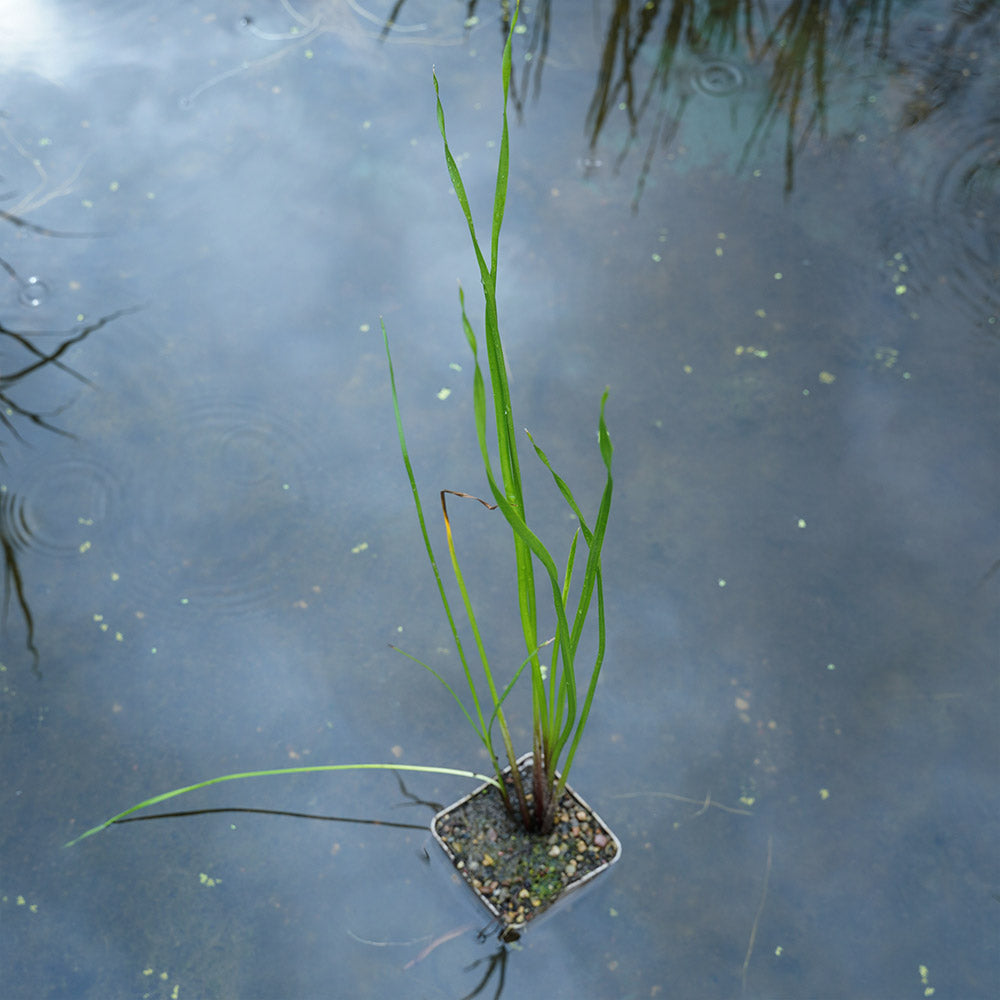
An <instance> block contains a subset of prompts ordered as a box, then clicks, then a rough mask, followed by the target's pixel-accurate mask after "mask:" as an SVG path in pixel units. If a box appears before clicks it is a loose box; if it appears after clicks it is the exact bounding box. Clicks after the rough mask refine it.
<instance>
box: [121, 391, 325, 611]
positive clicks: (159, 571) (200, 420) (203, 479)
mask: <svg viewBox="0 0 1000 1000" xmlns="http://www.w3.org/2000/svg"><path fill="white" fill-rule="evenodd" d="M142 431H143V429H142V428H136V432H137V436H136V441H135V445H136V446H137V447H138V448H139V449H141V451H140V452H139V453H136V454H135V455H133V456H132V460H133V462H134V465H135V470H134V473H133V475H132V477H131V482H130V484H129V503H130V507H131V508H132V509H133V510H134V511H135V514H136V517H135V520H134V521H133V523H132V524H131V526H130V529H129V530H128V531H125V532H119V533H117V534H116V535H115V537H114V538H113V540H112V544H113V547H114V550H115V555H116V559H117V560H118V564H119V565H120V566H121V570H120V572H121V580H122V587H123V589H124V590H125V591H127V592H128V593H129V594H130V595H131V596H132V597H133V599H135V600H136V601H137V602H138V603H139V604H140V605H141V606H142V607H144V608H146V609H148V608H149V607H150V606H151V605H152V606H153V607H155V608H157V609H158V610H160V611H167V612H168V613H169V612H170V610H171V609H172V610H173V613H174V614H175V615H176V614H178V613H180V612H181V611H182V609H183V610H186V609H190V610H197V609H200V610H201V611H203V612H206V613H209V614H211V613H219V612H229V613H239V614H246V613H248V612H249V611H252V610H253V609H254V608H260V607H262V606H265V605H269V604H270V605H274V604H275V603H276V602H279V601H280V602H283V604H282V606H284V607H289V606H291V604H292V602H293V601H294V600H295V599H296V598H300V597H302V596H303V595H302V594H301V593H299V592H298V591H296V590H295V589H294V587H295V585H294V584H292V589H291V590H290V589H289V586H290V584H291V581H292V580H293V579H294V577H290V576H289V574H288V573H287V571H283V565H284V563H285V562H286V560H287V559H288V558H289V556H290V555H291V554H293V553H296V552H300V551H302V545H303V544H305V542H304V540H303V539H298V541H297V540H296V539H297V538H298V530H297V525H299V524H300V523H303V522H304V521H305V520H306V519H307V517H308V516H309V515H310V513H311V510H312V507H311V501H310V498H309V484H310V483H311V482H312V481H314V480H315V479H316V475H317V472H318V471H319V470H320V469H321V468H322V466H323V462H322V457H321V454H320V453H319V452H318V449H316V448H315V446H314V444H313V443H312V442H311V439H310V430H309V428H308V427H302V426H297V425H296V424H295V423H294V422H292V421H290V420H288V419H285V418H282V417H281V416H279V415H278V414H275V413H272V412H267V411H265V410H263V409H261V408H260V407H259V406H256V405H254V404H253V403H249V402H242V401H233V402H227V401H226V400H224V399H220V398H214V399H209V400H204V399H201V400H195V401H192V402H190V403H185V404H183V405H181V406H180V408H179V412H178V413H177V415H176V417H175V418H173V419H172V432H171V435H170V437H169V439H166V440H164V439H163V438H160V437H159V436H157V435H156V434H155V430H154V429H153V428H152V427H150V428H147V429H146V433H148V434H150V435H153V436H151V437H148V438H147V437H144V436H140V435H142Z"/></svg>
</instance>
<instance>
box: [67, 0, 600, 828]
mask: <svg viewBox="0 0 1000 1000" xmlns="http://www.w3.org/2000/svg"><path fill="white" fill-rule="evenodd" d="M517 13H518V12H517V9H516V8H515V12H514V16H513V18H512V20H511V25H510V30H509V33H508V36H507V41H506V44H505V46H504V50H503V59H502V81H503V113H502V131H501V138H500V148H499V160H498V165H497V177H496V189H495V194H494V200H493V217H492V225H491V232H490V243H489V261H488V262H487V259H486V256H485V254H484V253H483V248H482V245H481V243H480V241H479V238H478V236H477V233H476V227H475V223H474V221H473V218H472V211H471V208H470V206H469V200H468V196H467V194H466V191H465V186H464V184H463V182H462V177H461V174H460V172H459V169H458V165H457V163H456V162H455V158H454V156H453V155H452V152H451V148H450V146H449V144H448V137H447V134H446V130H445V118H444V109H443V106H442V104H441V96H440V89H439V85H438V80H437V76H436V74H435V75H434V77H433V80H434V91H435V95H436V99H437V119H438V126H439V128H440V131H441V138H442V141H443V143H444V153H445V160H446V163H447V167H448V173H449V176H450V178H451V181H452V185H453V187H454V190H455V194H456V196H457V198H458V201H459V204H460V206H461V209H462V212H463V214H464V216H465V220H466V222H467V224H468V228H469V234H470V236H471V238H472V246H473V250H474V252H475V256H476V261H477V264H478V266H479V272H480V278H481V282H482V289H483V300H484V337H483V339H484V342H485V352H486V358H487V364H486V372H487V374H488V376H489V391H487V387H486V380H485V378H484V374H483V368H482V367H481V365H480V362H479V344H478V340H477V338H476V335H475V332H474V330H473V327H472V323H471V321H470V320H469V316H468V312H467V310H466V306H465V295H464V292H463V291H462V290H461V289H460V290H459V307H460V312H461V321H462V328H463V330H464V333H465V337H466V340H467V342H468V345H469V349H470V351H471V353H472V358H473V362H474V365H473V380H472V388H473V412H474V419H475V428H476V435H477V439H478V442H479V449H480V454H481V457H482V463H483V471H484V472H485V475H486V480H487V483H488V485H489V489H490V494H491V496H492V499H493V503H490V502H488V501H486V500H483V499H482V498H480V497H472V496H471V495H470V494H467V493H462V492H459V491H457V490H449V489H445V490H441V491H440V500H441V509H442V514H443V517H444V525H445V536H446V540H447V546H448V555H449V557H450V562H451V568H452V571H453V574H454V578H455V582H456V585H457V587H458V590H459V593H460V595H461V599H462V606H463V610H464V612H465V616H466V619H467V621H468V625H469V628H470V630H471V632H472V636H473V640H474V643H475V647H476V652H477V655H478V658H479V661H480V668H481V672H482V680H481V681H479V682H477V680H476V676H475V674H474V671H473V667H472V664H471V662H470V658H469V656H468V655H467V653H466V651H465V648H464V646H463V644H462V639H461V635H460V632H459V627H458V623H457V620H456V616H455V614H454V612H453V610H452V607H451V603H450V601H449V599H448V595H447V591H446V589H445V586H444V581H443V580H442V577H441V573H440V570H439V569H438V562H437V558H436V556H435V553H434V548H433V545H432V543H431V539H430V533H429V531H428V527H427V519H426V516H425V514H424V505H423V501H422V499H421V496H420V491H419V489H418V487H417V483H416V478H415V475H414V472H413V465H412V463H411V461H410V455H409V451H408V448H407V444H406V437H405V434H404V431H403V421H402V416H401V413H400V407H399V397H398V393H397V388H396V375H395V370H394V368H393V363H392V356H391V353H390V350H389V340H388V334H387V333H386V330H385V324H384V323H383V324H382V335H383V341H384V345H385V350H386V358H387V361H388V368H389V381H390V388H391V394H392V402H393V409H394V412H395V417H396V427H397V431H398V435H399V445H400V451H401V453H402V457H403V463H404V465H405V468H406V474H407V477H408V479H409V483H410V488H411V491H412V495H413V501H414V504H415V506H416V512H417V518H418V521H419V524H420V530H421V534H422V536H423V541H424V545H425V548H426V552H427V557H428V560H429V561H430V565H431V568H432V570H433V573H434V578H435V581H436V583H437V588H438V593H439V595H440V598H441V602H442V605H443V607H444V611H445V615H446V616H447V619H448V623H449V626H450V629H451V634H452V639H453V641H454V644H455V648H456V650H457V652H458V656H459V659H460V661H461V664H462V669H463V674H464V680H465V684H466V687H467V689H468V694H469V698H470V699H471V708H470V707H469V706H467V705H466V704H465V702H463V700H462V698H461V697H460V696H459V694H458V693H457V691H456V689H455V686H454V685H452V684H451V683H450V682H449V681H448V680H447V679H446V678H445V677H443V676H442V675H441V674H440V673H439V672H438V671H437V670H435V669H434V668H433V667H431V666H429V665H428V664H426V663H424V662H423V661H421V660H419V659H417V658H416V657H414V656H412V655H411V654H409V653H405V652H404V651H402V650H400V652H404V655H406V656H408V657H409V658H410V659H412V660H414V661H415V662H417V663H420V665H421V666H423V667H424V668H425V669H426V670H428V671H429V672H430V673H431V674H433V675H434V676H435V677H436V678H437V679H438V680H439V681H440V682H441V684H442V685H444V687H445V688H446V689H447V690H448V691H449V692H450V694H451V695H452V697H453V698H454V699H455V701H456V702H457V703H458V705H459V707H460V708H461V710H462V712H463V713H464V715H465V718H466V719H467V721H468V722H469V724H470V725H471V726H472V728H473V729H474V730H475V732H476V735H477V736H478V738H479V740H480V742H481V743H482V744H483V746H484V747H485V749H486V751H487V753H488V755H489V758H490V761H491V764H492V768H493V775H492V776H490V775H486V774H478V773H476V772H474V771H467V770H461V769H456V768H447V767H437V766H430V765H414V764H399V763H392V764H326V765H313V766H308V767H291V768H277V769H271V770H261V771H245V772H240V773H238V774H226V775H221V776H219V777H216V778H212V779H210V780H208V781H202V782H199V783H197V784H194V785H188V786H185V787H184V788H178V789H174V790H173V791H170V792H165V793H162V794H160V795H156V796H153V797H152V798H149V799H146V800H144V801H143V802H140V803H138V804H136V805H134V806H132V807H130V808H129V809H126V810H125V811H124V812H121V813H119V814H118V815H116V816H113V817H111V818H110V819H108V820H106V821H105V822H104V823H102V824H100V825H99V826H96V827H94V828H93V829H91V830H87V831H86V832H85V833H83V834H81V835H80V836H79V837H77V838H76V839H75V840H73V841H71V842H70V845H71V844H75V843H78V842H79V841H80V840H83V839H84V838H86V837H89V836H91V835H92V834H94V833H97V832H99V831H100V830H103V829H106V828H107V827H108V826H110V825H111V824H113V823H116V822H118V821H120V820H123V819H124V818H125V817H127V816H130V815H131V814H132V813H134V812H136V811H138V810H140V809H142V808H144V807H146V806H151V805H157V804H159V803H161V802H164V801H166V800H168V799H172V798H175V797H176V796H178V795H183V794H186V793H187V792H191V791H195V790H196V789H200V788H207V787H209V786H211V785H215V784H219V783H221V782H226V781H235V780H241V779H244V778H255V777H266V776H272V775H279V774H303V773H315V772H320V771H346V770H367V769H371V770H394V771H422V772H433V773H438V774H446V775H457V776H462V777H468V778H474V779H477V780H480V781H486V782H488V783H489V784H491V785H493V786H495V787H496V788H498V789H499V790H500V793H501V795H502V796H503V800H504V803H505V805H506V806H507V808H508V810H509V811H510V812H511V814H512V815H515V816H517V817H519V820H520V823H521V825H523V827H524V828H525V830H527V831H530V832H536V833H538V832H546V831H548V830H549V829H550V828H551V826H552V822H553V816H554V813H555V809H556V806H557V804H558V803H559V801H560V799H561V797H562V795H563V791H564V789H565V786H566V779H567V777H568V775H569V772H570V767H571V765H572V763H573V758H574V756H575V754H576V751H577V747H578V745H579V743H580V739H581V737H582V735H583V731H584V727H585V725H586V722H587V719H588V716H589V714H590V708H591V703H592V702H593V698H594V693H595V691H596V689H597V682H598V678H599V676H600V672H601V666H602V664H603V661H604V651H605V621H604V585H603V578H602V575H601V549H602V546H603V543H604V536H605V531H606V528H607V523H608V516H609V514H610V510H611V494H612V477H611V460H612V451H613V449H612V445H611V438H610V436H609V434H608V429H607V425H606V423H605V419H604V408H605V404H606V402H607V397H608V393H607V390H605V392H604V393H603V395H602V396H601V401H600V409H599V414H598V421H597V440H598V448H599V451H600V455H601V459H602V461H603V463H604V466H605V469H606V479H605V483H604V489H603V492H602V494H601V499H600V503H599V506H598V511H597V515H596V517H595V519H594V524H593V527H591V526H590V525H589V524H588V522H587V520H586V518H585V517H584V515H583V512H582V511H581V509H580V506H579V504H578V503H577V501H576V498H575V496H574V494H573V492H572V491H571V490H570V488H569V486H568V485H567V484H566V482H565V481H564V480H563V479H562V478H561V477H560V476H559V475H558V474H557V473H556V472H555V470H554V469H553V468H552V465H551V464H550V462H549V459H548V456H547V455H546V454H545V452H544V451H543V450H542V449H541V447H539V445H538V444H536V442H535V440H534V438H532V436H531V435H530V434H528V433H527V432H526V434H527V438H528V441H529V442H530V444H531V446H532V448H533V450H534V452H535V455H536V456H537V458H538V460H539V461H540V462H541V463H542V465H544V467H545V468H546V469H547V470H548V471H549V473H550V474H551V476H552V480H553V482H554V484H555V487H556V489H557V490H558V492H559V494H560V495H561V497H562V499H563V500H564V502H565V503H566V505H567V507H568V508H569V510H570V511H571V512H572V514H573V517H574V518H575V520H576V523H577V528H576V530H575V532H574V533H573V536H572V538H571V540H570V542H569V545H568V551H567V555H566V559H565V563H564V565H563V567H562V569H561V571H560V568H559V567H558V566H557V563H556V560H555V558H554V557H553V555H552V553H551V551H550V550H549V548H548V547H546V545H545V544H544V543H543V542H542V540H541V539H540V538H539V537H538V536H537V535H536V534H535V532H534V531H533V530H532V529H531V528H530V527H529V526H528V522H527V519H526V513H525V499H524V489H523V485H522V479H521V465H520V456H519V452H518V445H517V435H516V432H515V423H514V416H513V409H512V403H511V395H510V386H509V382H508V376H507V370H506V362H505V357H504V348H503V342H502V340H501V336H500V324H499V318H498V310H497V270H498V256H499V240H500V229H501V226H502V223H503V217H504V209H505V206H506V200H507V180H508V172H509V163H510V142H509V133H508V123H507V97H508V93H509V87H510V75H511V42H512V38H513V34H514V27H515V25H516V23H517ZM489 404H492V407H491V409H492V418H493V419H492V425H491V422H490V420H489V416H488V409H490V407H489ZM491 426H492V436H491V434H490V427H491ZM491 448H492V449H493V450H494V451H495V454H496V459H494V455H493V454H492V453H491ZM495 462H498V463H499V477H498V476H497V474H496V465H495ZM448 496H454V497H459V498H466V499H474V500H477V501H479V502H480V503H481V504H483V505H484V506H485V507H488V508H490V509H492V510H499V511H500V514H501V515H502V517H503V518H504V520H505V521H506V523H507V525H508V526H509V528H510V530H511V537H512V541H513V554H514V564H515V574H516V575H515V587H516V593H517V602H518V609H519V616H520V623H521V631H522V633H523V637H524V643H525V651H526V654H527V655H526V657H525V659H524V660H523V661H522V662H521V664H520V665H519V666H518V667H517V669H516V670H514V671H512V673H511V674H510V676H509V677H507V678H506V680H505V681H504V682H501V681H500V680H499V679H498V674H497V672H495V670H494V667H493V665H492V663H491V660H490V657H489V655H488V653H487V650H486V646H485V643H484V640H483V636H482V632H481V629H480V627H479V623H478V620H477V616H476V612H475V610H474V608H473V604H472V600H471V598H470V595H469V591H468V588H467V586H466V583H465V577H464V574H463V572H462V568H461V565H460V562H459V559H458V555H457V553H456V549H455V542H454V538H453V536H452V530H451V522H450V520H449V518H448V507H447V499H446V498H447V497H448ZM581 538H582V540H583V544H582V546H581V545H580V540H581ZM581 549H583V550H585V551H586V558H585V560H583V559H582V558H579V557H578V553H580V552H581ZM536 562H537V563H538V565H539V567H540V568H541V572H542V577H543V580H544V581H545V582H547V584H548V589H549V591H550V597H551V611H552V614H551V620H550V623H549V624H550V625H551V627H552V630H553V632H552V635H551V636H549V637H548V638H541V636H542V635H544V634H545V633H543V632H541V631H540V627H539V606H540V604H543V601H542V600H541V598H540V597H539V594H538V588H539V587H541V588H542V591H543V593H544V590H545V587H544V583H542V584H538V583H537V581H536V576H535V571H536V565H535V563H536ZM579 562H583V571H582V578H581V579H578V580H576V581H575V580H574V570H575V569H576V568H577V565H578V563H579ZM595 603H596V612H597V637H596V640H597V641H596V652H595V654H594V658H593V662H592V663H591V665H590V668H589V675H588V676H587V677H586V688H585V690H584V691H583V692H582V694H581V690H580V689H581V686H582V684H581V681H582V678H581V677H580V676H579V669H578V663H577V652H578V650H579V648H580V642H581V639H582V638H583V635H584V629H585V626H586V623H587V619H588V617H589V613H590V610H591V607H592V605H594V604H595ZM547 647H551V649H550V655H549V656H548V657H547V658H548V659H549V661H550V663H549V664H548V666H544V665H543V664H542V662H541V659H540V655H539V654H540V651H541V650H542V649H543V648H547ZM525 671H527V672H528V675H529V683H530V685H531V701H532V761H531V767H530V773H531V787H530V788H525V787H524V783H523V782H522V780H521V771H520V770H519V768H518V765H517V756H518V755H517V754H516V752H515V749H514V743H513V738H512V736H511V731H510V726H509V724H508V722H507V718H506V715H505V712H504V707H503V706H504V702H505V701H506V699H507V696H508V695H509V694H510V692H511V690H512V689H513V687H514V685H515V684H516V683H517V681H518V680H519V679H520V678H521V676H522V674H523V673H524V672H525ZM483 684H485V690H483V687H482V685H483ZM494 725H495V726H496V727H497V728H498V729H499V731H500V736H501V741H502V743H503V751H502V753H503V756H504V757H506V759H507V761H508V762H509V765H510V767H509V772H508V774H507V775H505V768H504V765H503V764H502V763H501V755H500V754H499V753H498V752H497V750H496V748H495V746H494V739H493V727H494ZM508 781H509V782H510V786H511V787H509V788H508ZM70 845H67V846H70Z"/></svg>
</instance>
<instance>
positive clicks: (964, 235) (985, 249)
mask: <svg viewBox="0 0 1000 1000" xmlns="http://www.w3.org/2000/svg"><path fill="white" fill-rule="evenodd" d="M944 148H945V149H949V148H950V150H951V151H952V155H951V158H950V159H949V160H948V161H947V162H946V163H945V164H944V167H943V168H942V169H941V170H939V172H938V173H937V175H936V176H935V177H934V178H933V191H932V195H931V197H932V204H933V208H934V215H935V218H936V220H937V222H938V224H939V225H941V226H942V227H947V228H949V229H951V230H952V234H953V246H954V250H955V251H956V252H955V254H954V257H953V260H952V275H953V279H954V283H955V285H956V287H957V289H958V290H959V293H960V294H961V296H962V297H963V298H964V299H965V300H966V301H967V302H968V303H969V305H971V306H972V308H973V309H974V310H975V312H976V313H977V314H978V316H979V317H980V318H981V319H985V320H986V321H987V322H988V323H990V324H991V325H994V324H997V323H998V322H1000V228H998V220H1000V120H998V121H995V122H992V123H987V125H986V126H985V127H984V128H983V129H982V130H981V131H980V132H978V133H977V134H976V135H974V136H973V137H972V138H971V139H968V138H964V137H963V138H962V139H961V140H958V139H957V137H956V141H955V142H954V144H952V143H948V144H946V145H945V146H944Z"/></svg>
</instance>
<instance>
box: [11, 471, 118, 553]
mask: <svg viewBox="0 0 1000 1000" xmlns="http://www.w3.org/2000/svg"><path fill="white" fill-rule="evenodd" d="M120 490H121V486H120V483H119V481H118V479H117V478H116V477H115V475H114V474H113V473H112V472H111V471H110V470H108V469H107V468H106V467H105V466H103V465H101V464H99V463H97V462H94V461H90V460H88V459H81V458H74V459H67V460H63V461H59V462H55V463H54V464H52V465H49V466H48V467H46V468H44V469H40V470H39V471H38V472H37V473H36V474H35V475H34V476H32V477H31V478H29V479H28V481H27V482H26V484H25V485H24V487H23V488H22V489H20V490H17V491H10V492H4V493H2V494H0V534H2V535H3V537H4V538H5V539H6V540H8V541H9V542H10V543H11V544H12V545H13V546H14V547H15V548H17V549H19V550H27V549H31V550H34V551H37V552H43V553H47V554H49V555H54V556H67V555H72V554H75V553H80V552H86V551H88V550H89V549H90V548H91V546H92V544H93V542H94V540H95V539H96V538H97V537H99V536H100V535H101V534H102V533H104V532H106V530H107V528H108V525H109V524H111V523H112V522H113V521H114V517H115V511H116V509H117V507H118V505H119V502H120Z"/></svg>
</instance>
